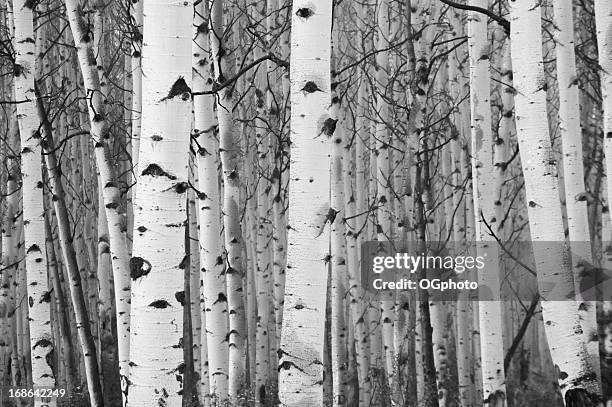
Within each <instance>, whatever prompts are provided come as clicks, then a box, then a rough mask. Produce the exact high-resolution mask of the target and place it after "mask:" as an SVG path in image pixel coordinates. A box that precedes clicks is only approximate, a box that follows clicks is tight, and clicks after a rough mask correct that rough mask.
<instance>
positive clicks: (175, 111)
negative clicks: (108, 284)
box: [111, 1, 193, 406]
mask: <svg viewBox="0 0 612 407" xmlns="http://www.w3.org/2000/svg"><path fill="white" fill-rule="evenodd" d="M192 7H193V5H192V3H191V2H189V1H185V2H180V3H176V2H173V1H166V2H156V3H146V5H145V12H144V15H145V20H144V27H145V30H144V38H145V39H146V42H145V44H144V48H143V61H142V68H143V110H142V130H143V138H142V140H141V145H140V150H141V152H142V155H141V160H140V162H141V165H140V166H139V174H138V180H137V193H136V199H135V201H134V205H135V210H134V246H133V256H132V258H131V260H130V271H131V277H132V279H133V280H134V281H133V288H132V307H131V312H132V315H131V331H130V348H131V352H130V360H131V363H130V391H129V399H128V401H129V405H130V406H151V405H154V404H163V405H166V406H181V403H182V400H181V395H180V393H179V392H180V390H181V380H182V378H181V375H182V371H183V368H184V364H183V350H182V349H181V348H182V345H181V342H182V337H183V328H182V327H183V308H182V307H183V305H184V304H183V301H184V298H183V297H184V282H183V278H180V277H179V276H182V275H183V272H182V270H181V269H180V267H181V262H182V260H183V257H184V254H185V252H184V247H183V242H184V241H185V240H184V239H185V230H184V227H185V220H186V207H185V205H186V199H185V192H186V191H187V188H188V184H187V180H188V172H187V164H188V148H189V134H190V130H191V94H190V92H191V90H190V88H189V84H190V83H191V27H190V25H188V24H184V23H181V22H184V21H191V19H192V12H193V9H192ZM169 50H172V53H169V52H168V51H169ZM111 247H112V242H111Z"/></svg>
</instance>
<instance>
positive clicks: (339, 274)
mask: <svg viewBox="0 0 612 407" xmlns="http://www.w3.org/2000/svg"><path fill="white" fill-rule="evenodd" d="M334 31H335V30H334ZM332 35H333V34H332ZM334 39H336V38H334ZM336 44H337V43H334V45H335V46H336ZM340 109H341V106H340V99H339V98H338V96H337V95H334V98H333V99H332V105H331V117H332V120H336V121H337V122H336V125H335V131H334V132H333V134H331V143H330V153H331V154H330V155H331V169H330V170H331V174H330V177H331V208H332V210H333V211H334V214H335V215H334V216H335V217H334V219H333V220H331V221H330V222H331V253H330V254H331V331H332V332H331V337H332V339H331V351H332V354H331V361H332V372H333V375H332V384H333V404H334V406H337V405H341V404H345V402H346V399H347V394H346V385H347V383H346V381H347V349H346V348H347V343H346V338H347V336H348V335H347V333H348V332H347V326H346V322H347V321H346V320H345V301H344V298H345V296H346V282H347V279H348V269H347V249H346V238H345V233H346V227H345V223H344V218H345V217H346V210H345V196H344V183H345V182H350V180H346V179H344V178H343V166H344V165H347V163H346V162H345V161H344V159H343V154H342V153H343V149H344V148H343V147H344V145H343V140H342V137H343V132H342V128H341V126H342V124H341V123H340V120H341V118H340V117H339V115H340V114H341V113H340Z"/></svg>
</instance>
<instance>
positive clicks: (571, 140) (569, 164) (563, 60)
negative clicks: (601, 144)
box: [553, 0, 600, 376]
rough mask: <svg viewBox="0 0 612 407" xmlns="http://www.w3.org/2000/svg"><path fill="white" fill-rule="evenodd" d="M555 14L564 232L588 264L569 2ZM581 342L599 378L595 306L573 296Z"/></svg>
mask: <svg viewBox="0 0 612 407" xmlns="http://www.w3.org/2000/svg"><path fill="white" fill-rule="evenodd" d="M553 7H554V13H555V27H556V30H555V40H556V41H555V51H556V55H557V58H556V66H557V81H558V89H559V132H560V133H561V145H562V150H563V158H562V162H563V182H564V186H565V207H566V210H567V228H568V235H569V240H570V247H571V249H572V263H573V264H574V265H577V264H579V263H580V262H586V263H589V264H590V263H592V262H593V258H592V255H591V245H590V244H589V243H590V240H591V238H590V236H589V219H588V214H587V197H586V190H585V185H584V164H583V159H584V157H583V154H582V129H581V127H580V107H579V105H578V104H579V102H580V100H579V89H578V81H577V77H576V54H575V51H574V18H573V8H572V1H571V0H555V1H553ZM580 270H581V268H580V267H574V282H575V283H576V284H579V283H580V279H581V277H580V273H581V271H580ZM576 300H577V304H576V306H577V307H578V310H579V312H580V319H581V323H582V331H583V334H584V341H585V344H586V346H587V352H588V353H589V361H590V363H591V365H592V366H593V368H594V369H595V372H596V373H598V376H599V371H600V369H599V343H598V340H597V320H596V306H595V302H594V301H588V300H585V299H584V298H583V296H582V293H580V292H577V293H576Z"/></svg>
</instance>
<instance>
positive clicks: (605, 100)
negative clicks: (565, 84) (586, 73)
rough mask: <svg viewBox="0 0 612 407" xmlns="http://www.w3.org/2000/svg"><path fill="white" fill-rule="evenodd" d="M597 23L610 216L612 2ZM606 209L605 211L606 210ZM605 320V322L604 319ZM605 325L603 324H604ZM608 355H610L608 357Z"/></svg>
mask: <svg viewBox="0 0 612 407" xmlns="http://www.w3.org/2000/svg"><path fill="white" fill-rule="evenodd" d="M594 3H595V25H596V27H597V50H598V53H599V65H600V66H601V68H602V69H601V70H600V71H599V75H600V82H601V94H602V108H603V131H604V154H605V165H606V174H607V176H606V180H607V181H606V184H607V196H606V199H607V200H608V211H607V213H602V216H604V217H605V216H608V217H609V216H610V202H612V200H611V198H612V177H611V176H610V175H609V174H610V173H611V172H612V4H611V3H610V2H608V1H605V0H595V2H594ZM602 212H603V211H602ZM609 238H610V236H609V235H608V236H604V242H605V241H607V239H609ZM610 252H611V248H610V247H609V246H608V247H605V256H606V257H607V258H608V259H609V258H610V256H611V254H610ZM606 300H607V301H604V304H603V305H604V306H603V308H604V309H603V311H604V318H603V321H600V324H601V325H602V326H603V333H604V335H603V338H604V341H603V345H604V346H603V347H602V348H603V350H604V352H603V355H602V361H606V362H607V363H606V364H605V365H603V366H602V374H604V373H605V372H610V371H611V370H612V369H611V368H610V366H611V365H612V363H611V362H610V360H611V355H612V340H611V339H610V338H612V306H611V304H612V301H610V297H609V296H608V298H607V299H606ZM602 322H603V323H602ZM600 329H601V328H600ZM604 356H607V357H605V358H604ZM602 380H603V381H604V389H603V391H604V397H607V400H606V402H607V403H608V404H607V407H610V406H612V384H611V383H610V379H609V378H608V379H607V381H606V380H605V376H602Z"/></svg>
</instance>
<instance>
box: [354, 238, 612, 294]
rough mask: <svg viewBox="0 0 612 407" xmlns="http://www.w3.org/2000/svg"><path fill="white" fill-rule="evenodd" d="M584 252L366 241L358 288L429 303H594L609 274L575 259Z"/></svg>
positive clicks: (539, 245)
mask: <svg viewBox="0 0 612 407" xmlns="http://www.w3.org/2000/svg"><path fill="white" fill-rule="evenodd" d="M587 249H588V250H589V251H590V243H588V242H578V243H572V244H571V250H570V246H569V245H568V244H566V243H565V242H536V243H532V242H512V243H507V244H504V243H498V242H482V243H475V244H473V245H466V244H465V243H463V242H461V243H456V242H427V244H426V245H416V244H415V243H406V242H376V241H371V242H365V243H364V244H363V245H362V247H361V286H362V288H364V289H365V290H366V291H368V292H370V293H381V292H386V293H393V292H406V291H419V290H420V291H421V292H423V291H426V292H427V293H428V294H429V300H430V301H456V300H467V301H483V300H484V301H499V300H510V299H516V298H517V297H518V298H519V299H524V300H531V299H532V298H533V295H534V294H536V293H538V292H539V293H540V294H541V295H543V296H544V298H546V299H548V300H554V301H567V300H575V299H576V298H578V297H579V298H581V299H583V300H597V299H601V298H602V295H603V292H604V290H605V289H606V287H608V290H609V287H610V282H611V281H612V279H611V276H612V273H611V272H610V270H609V269H607V268H605V267H595V266H594V265H593V264H592V263H591V262H587V261H585V259H583V258H581V257H580V256H579V255H577V254H576V253H586V251H585V250H587ZM536 254H537V256H536ZM542 259H544V260H542ZM546 259H549V260H550V259H561V260H562V263H563V264H564V265H566V266H568V267H570V268H571V269H572V271H573V274H574V275H575V276H576V277H575V281H568V280H567V278H565V277H564V275H563V274H562V273H558V272H557V270H556V268H557V267H558V264H559V262H558V261H547V260H546ZM604 265H605V263H604ZM537 269H540V270H541V271H543V273H540V277H539V278H538V272H537V271H536V270H537ZM543 275H544V276H545V277H542V276H543Z"/></svg>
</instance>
